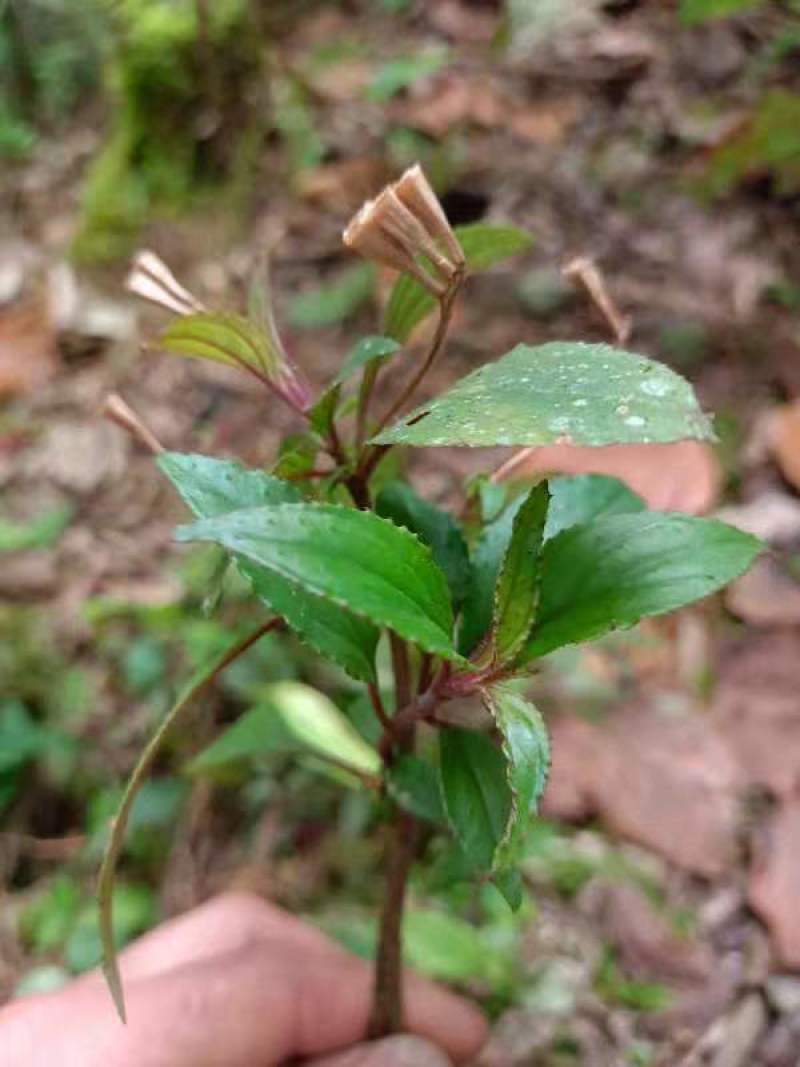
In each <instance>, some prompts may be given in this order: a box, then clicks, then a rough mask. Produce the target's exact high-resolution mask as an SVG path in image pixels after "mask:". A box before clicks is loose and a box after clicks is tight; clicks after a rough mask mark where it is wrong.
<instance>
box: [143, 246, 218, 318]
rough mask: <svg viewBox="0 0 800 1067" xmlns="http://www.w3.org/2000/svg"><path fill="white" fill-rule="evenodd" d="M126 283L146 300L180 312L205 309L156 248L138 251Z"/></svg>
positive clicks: (181, 313)
mask: <svg viewBox="0 0 800 1067" xmlns="http://www.w3.org/2000/svg"><path fill="white" fill-rule="evenodd" d="M125 287H126V289H128V291H129V292H131V293H134V294H135V295H136V296H140V297H142V299H143V300H149V301H150V302H151V303H153V304H157V305H158V306H159V307H163V308H166V309H167V311H174V312H176V314H178V315H191V314H193V313H194V312H197V311H205V308H204V306H203V304H201V303H200V301H199V300H197V299H196V298H195V297H194V296H192V294H191V293H190V292H189V290H188V289H184V287H183V286H182V285H181V284H180V282H179V281H178V280H177V278H176V277H175V276H174V275H173V273H172V271H171V270H170V269H169V267H167V265H166V264H165V263H164V262H163V260H161V259H160V258H159V257H158V256H157V255H156V254H155V252H149V251H147V250H143V251H141V252H139V253H137V255H136V257H135V258H134V261H133V265H132V267H131V270H130V273H129V274H128V277H127V278H126V280H125Z"/></svg>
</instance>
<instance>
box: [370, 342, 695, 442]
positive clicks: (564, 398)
mask: <svg viewBox="0 0 800 1067" xmlns="http://www.w3.org/2000/svg"><path fill="white" fill-rule="evenodd" d="M690 437H691V438H698V439H700V440H710V439H712V438H713V432H712V429H711V426H710V423H709V420H708V418H707V417H706V416H705V415H703V413H702V412H701V410H700V408H699V406H698V404H697V400H696V399H695V396H694V392H693V390H692V388H691V386H690V385H689V383H688V382H686V381H685V380H684V379H683V378H681V377H680V375H678V374H676V373H675V372H674V371H672V370H670V369H669V368H668V367H666V366H664V365H663V364H660V363H654V362H653V361H652V360H650V359H646V358H645V357H644V356H637V355H634V354H633V353H632V352H625V351H623V350H622V349H619V348H612V347H611V346H610V345H605V344H584V343H582V342H578V341H554V342H552V343H550V344H546V345H540V346H539V347H537V348H531V347H530V346H529V345H517V347H516V348H513V349H512V350H511V351H510V352H509V353H507V354H506V355H505V356H503V357H502V359H499V360H497V362H495V363H488V364H486V366H484V367H481V368H480V369H479V370H476V371H474V372H473V373H472V374H470V375H468V376H467V377H466V378H462V380H461V381H460V382H458V383H456V385H455V386H454V387H453V388H452V389H450V391H449V392H447V393H445V394H444V395H443V396H440V397H438V398H437V399H435V400H433V401H431V402H430V403H428V404H425V405H423V406H422V407H420V408H418V409H417V410H416V411H414V412H412V413H411V414H410V415H407V416H405V417H404V418H403V420H402V421H401V422H399V423H397V424H396V425H395V426H393V427H392V428H391V429H388V430H384V431H383V432H382V433H381V434H379V435H378V436H377V437H376V438H375V439H374V441H375V442H376V443H378V444H385V445H470V446H493V445H545V444H552V443H553V442H562V441H568V442H570V443H571V444H577V445H608V444H623V443H626V444H627V443H634V442H637V443H648V442H654V441H679V440H683V439H684V438H690Z"/></svg>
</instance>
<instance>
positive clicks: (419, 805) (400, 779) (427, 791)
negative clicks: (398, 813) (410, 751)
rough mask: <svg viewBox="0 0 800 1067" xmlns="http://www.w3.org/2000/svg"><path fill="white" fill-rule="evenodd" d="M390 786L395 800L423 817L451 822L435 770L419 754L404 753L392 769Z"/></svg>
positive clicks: (437, 821) (440, 822) (428, 819)
mask: <svg viewBox="0 0 800 1067" xmlns="http://www.w3.org/2000/svg"><path fill="white" fill-rule="evenodd" d="M386 787H387V789H388V791H389V795H390V796H391V797H392V799H393V800H394V801H395V802H396V803H397V804H399V805H400V807H401V808H404V809H405V810H406V811H410V812H411V814H412V815H416V816H417V817H418V818H420V819H426V820H427V821H428V822H432V823H435V824H437V825H443V824H445V823H446V822H447V816H446V815H445V811H444V807H443V805H442V795H441V792H440V790H439V780H438V778H437V775H436V771H435V769H434V768H433V767H432V766H431V765H430V763H427V762H426V761H425V760H423V759H420V757H419V756H400V758H399V759H397V760H395V762H394V763H393V764H392V765H391V767H390V768H389V773H388V776H387V779H386Z"/></svg>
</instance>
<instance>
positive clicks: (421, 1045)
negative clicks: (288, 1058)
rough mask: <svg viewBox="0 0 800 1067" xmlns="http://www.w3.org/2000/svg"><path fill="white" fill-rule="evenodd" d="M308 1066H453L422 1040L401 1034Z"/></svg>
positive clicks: (316, 1061) (439, 1052) (359, 1046)
mask: <svg viewBox="0 0 800 1067" xmlns="http://www.w3.org/2000/svg"><path fill="white" fill-rule="evenodd" d="M309 1067H452V1065H451V1063H450V1060H449V1059H448V1058H447V1056H445V1054H444V1053H443V1052H442V1051H441V1050H440V1049H438V1048H436V1047H435V1046H434V1045H431V1044H430V1043H429V1042H428V1041H424V1040H423V1039H422V1038H421V1037H413V1036H412V1035H411V1034H402V1035H400V1036H399V1037H387V1038H385V1039H384V1040H383V1041H373V1042H371V1043H370V1044H366V1045H356V1046H355V1047H354V1048H351V1049H348V1051H347V1052H339V1053H336V1055H334V1056H325V1057H324V1058H323V1059H321V1060H313V1061H312V1062H311V1063H310V1064H309Z"/></svg>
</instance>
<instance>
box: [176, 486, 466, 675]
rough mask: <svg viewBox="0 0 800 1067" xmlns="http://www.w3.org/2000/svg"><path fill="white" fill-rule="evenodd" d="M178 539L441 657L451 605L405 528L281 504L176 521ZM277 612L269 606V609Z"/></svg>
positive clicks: (343, 512)
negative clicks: (216, 549)
mask: <svg viewBox="0 0 800 1067" xmlns="http://www.w3.org/2000/svg"><path fill="white" fill-rule="evenodd" d="M176 536H177V538H178V540H180V541H214V542H215V543H217V544H220V545H222V546H223V547H225V548H227V549H228V550H229V551H231V552H235V553H237V554H238V555H241V556H244V557H246V558H247V559H248V560H250V561H251V562H252V563H255V564H256V565H257V566H259V567H264V568H265V569H266V570H268V571H270V572H272V573H274V574H277V575H279V576H280V577H282V578H285V579H288V581H289V582H291V583H293V584H294V585H298V586H300V587H301V588H302V589H304V590H306V591H307V592H310V593H314V594H316V595H317V596H321V597H325V598H326V599H328V600H331V601H333V602H334V603H336V604H339V605H342V606H345V607H347V608H348V609H350V610H351V611H353V612H354V613H355V614H357V615H360V616H363V617H364V618H367V619H369V620H370V621H371V622H372V623H375V624H376V625H378V626H386V627H388V628H389V629H390V630H394V631H395V632H396V633H397V634H399V635H400V636H401V637H404V638H405V639H406V640H408V641H411V642H413V643H414V644H418V645H420V647H422V648H423V649H425V651H426V652H432V653H434V654H436V655H439V656H443V657H445V658H446V659H456V660H457V659H458V658H459V657H458V655H457V653H456V652H455V651H454V650H453V646H452V643H451V632H452V626H453V618H452V609H451V606H450V598H449V594H448V590H447V583H446V581H445V577H444V575H443V574H442V572H441V571H440V570H439V568H438V567H437V566H436V565H435V563H434V562H433V560H432V558H431V554H430V550H429V549H427V548H426V547H425V546H423V545H422V544H420V542H419V541H418V540H417V539H416V538H415V537H414V536H413V535H411V534H409V533H408V532H407V531H406V530H402V529H400V528H399V527H397V526H394V525H393V524H392V523H390V522H388V521H386V520H385V519H381V518H379V517H378V516H377V515H375V514H372V513H370V512H365V511H357V510H355V509H354V508H346V507H338V506H336V505H332V504H281V505H279V506H277V507H271V508H248V509H245V510H243V511H236V512H231V513H230V514H229V515H221V516H219V517H217V518H213V519H206V520H201V521H200V522H196V523H194V525H192V526H188V527H179V529H178V530H177V533H176ZM276 610H277V609H276Z"/></svg>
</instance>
